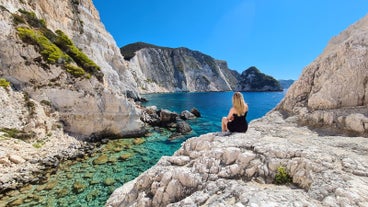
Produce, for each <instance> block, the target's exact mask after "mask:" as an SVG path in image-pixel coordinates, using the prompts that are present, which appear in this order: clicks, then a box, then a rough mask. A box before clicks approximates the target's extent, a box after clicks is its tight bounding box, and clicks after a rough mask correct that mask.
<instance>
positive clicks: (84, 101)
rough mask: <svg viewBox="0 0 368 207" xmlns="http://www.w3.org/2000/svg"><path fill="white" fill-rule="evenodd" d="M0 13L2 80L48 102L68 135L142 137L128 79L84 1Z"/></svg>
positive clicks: (29, 4) (21, 4) (26, 4)
mask: <svg viewBox="0 0 368 207" xmlns="http://www.w3.org/2000/svg"><path fill="white" fill-rule="evenodd" d="M0 10H1V15H0V27H1V33H0V77H1V78H5V79H6V80H7V81H10V83H11V86H12V87H13V88H14V89H16V90H19V91H24V92H27V93H28V94H29V96H30V97H31V98H32V99H34V100H35V101H38V102H41V101H46V102H49V103H50V104H51V105H52V107H53V108H54V109H55V110H56V111H58V112H59V113H60V119H61V121H62V122H63V123H64V127H65V130H66V131H68V132H70V133H72V134H76V135H81V136H89V135H91V134H92V133H102V132H104V133H114V134H119V135H132V134H136V133H140V132H142V124H141V122H140V121H139V117H138V112H137V111H136V108H135V107H134V105H133V103H132V102H130V101H129V97H132V98H137V97H138V92H137V90H136V83H135V82H134V78H133V75H132V74H131V71H129V70H128V69H127V66H126V64H125V62H124V60H123V58H122V56H121V54H120V52H119V48H118V47H117V46H116V43H115V41H114V39H113V38H112V36H111V35H110V34H109V33H108V32H107V31H106V30H105V28H104V26H103V25H102V23H101V21H100V18H99V14H98V12H97V11H96V9H95V7H94V5H93V3H92V1H91V0H67V1H60V0H59V1H50V0H40V1H18V0H0ZM127 96H128V97H127Z"/></svg>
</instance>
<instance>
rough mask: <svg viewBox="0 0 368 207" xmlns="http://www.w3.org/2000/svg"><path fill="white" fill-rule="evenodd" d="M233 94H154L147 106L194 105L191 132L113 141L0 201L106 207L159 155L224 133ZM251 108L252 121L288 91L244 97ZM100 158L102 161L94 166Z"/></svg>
mask: <svg viewBox="0 0 368 207" xmlns="http://www.w3.org/2000/svg"><path fill="white" fill-rule="evenodd" d="M232 94H233V93H232V92H221V93H219V92H212V93H172V94H150V95H145V96H144V97H145V98H147V99H148V100H149V102H147V103H145V105H146V106H149V105H155V106H157V107H158V108H163V109H169V110H171V111H175V112H177V113H180V112H181V111H183V110H190V109H191V108H193V107H195V108H197V109H198V110H199V111H200V112H201V115H202V116H201V117H200V118H198V119H195V120H191V121H190V125H191V126H192V128H193V132H192V133H190V134H188V135H187V136H186V137H184V138H182V139H178V140H174V141H170V140H168V137H169V136H170V135H171V132H169V131H166V130H163V131H161V132H156V131H154V130H153V129H151V131H150V133H149V136H148V137H145V138H140V139H120V140H111V141H109V142H108V143H107V144H105V145H102V146H101V148H100V150H99V152H97V153H95V154H94V155H93V156H92V157H86V158H85V159H81V160H78V161H68V162H65V163H63V164H61V166H60V170H59V171H58V172H57V173H56V174H53V175H50V178H49V181H48V182H47V183H45V184H43V185H29V186H26V187H25V188H23V189H22V190H21V191H14V192H10V193H8V195H6V196H3V197H2V198H1V197H0V206H11V205H10V204H13V206H27V207H28V206H88V207H93V206H96V207H99V206H104V204H105V202H106V200H107V199H108V198H109V196H110V195H111V193H112V192H113V191H114V190H115V189H116V188H118V187H120V186H122V185H123V184H124V183H126V182H128V181H130V180H132V179H134V178H136V177H137V176H139V175H140V174H141V173H142V172H144V171H145V170H147V169H149V168H150V167H151V166H153V165H154V164H155V163H156V162H157V161H158V160H159V159H160V157H161V156H164V155H172V154H173V153H174V152H175V151H176V150H177V149H178V148H179V147H180V145H181V143H182V142H183V141H184V140H186V139H187V138H189V137H193V136H198V135H201V134H204V133H208V132H215V131H220V129H221V125H220V121H221V117H223V116H226V115H227V113H228V110H229V109H230V107H231V97H232ZM243 94H244V98H245V100H246V102H247V103H248V105H249V113H248V118H247V119H248V121H251V120H253V119H256V118H259V117H261V116H263V115H265V114H266V113H267V112H268V111H269V110H271V109H272V108H274V107H275V106H276V105H277V103H278V102H280V100H281V99H282V98H283V97H284V95H285V92H261V93H257V92H252V93H243ZM97 160H100V163H96V161H97Z"/></svg>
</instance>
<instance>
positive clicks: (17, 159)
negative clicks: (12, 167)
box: [9, 155, 25, 164]
mask: <svg viewBox="0 0 368 207" xmlns="http://www.w3.org/2000/svg"><path fill="white" fill-rule="evenodd" d="M9 160H10V161H11V162H13V163H15V164H20V163H24V162H25V160H24V159H23V158H22V157H21V156H18V155H9Z"/></svg>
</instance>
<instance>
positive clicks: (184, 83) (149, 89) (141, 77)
mask: <svg viewBox="0 0 368 207" xmlns="http://www.w3.org/2000/svg"><path fill="white" fill-rule="evenodd" d="M129 69H130V71H131V72H132V73H133V74H134V78H135V81H136V82H137V85H138V88H139V90H140V92H141V93H153V92H178V91H187V92H194V91H229V90H232V85H231V82H229V81H228V78H226V77H225V73H229V71H228V68H227V65H226V64H224V63H223V62H221V61H217V60H215V59H213V58H212V57H210V56H208V55H205V54H203V53H200V52H198V51H192V50H189V49H187V48H177V49H172V48H162V47H146V48H142V49H139V50H137V51H136V52H135V55H134V56H133V57H132V58H131V59H130V61H129ZM230 75H231V74H230Z"/></svg>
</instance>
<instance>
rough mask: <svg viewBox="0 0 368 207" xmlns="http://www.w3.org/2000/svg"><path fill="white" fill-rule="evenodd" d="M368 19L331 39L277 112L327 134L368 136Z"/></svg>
mask: <svg viewBox="0 0 368 207" xmlns="http://www.w3.org/2000/svg"><path fill="white" fill-rule="evenodd" d="M367 45H368V16H366V17H364V18H363V19H361V20H360V21H358V22H357V23H355V24H353V25H352V26H350V27H349V28H348V29H346V30H345V31H343V32H342V33H341V34H339V35H338V36H336V37H334V38H332V40H331V41H330V42H329V44H328V46H327V47H326V48H325V50H324V52H323V53H322V54H321V55H320V56H319V57H318V58H317V59H316V60H315V61H313V62H312V63H311V64H310V65H308V66H307V67H306V68H305V69H304V71H303V73H302V75H301V77H300V78H299V80H298V81H296V82H295V83H294V84H293V85H292V86H291V87H290V88H289V91H288V93H287V95H286V97H285V98H284V100H283V101H282V102H281V103H280V104H279V106H278V107H277V110H281V111H283V112H285V113H286V114H288V115H299V117H300V119H299V120H300V122H301V123H303V124H306V125H311V126H315V127H319V128H320V127H323V128H324V129H327V130H328V131H333V132H338V133H345V132H347V133H351V134H353V135H364V136H367V135H368V133H367V132H368V107H367V105H368V84H367V83H368V46H367Z"/></svg>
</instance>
